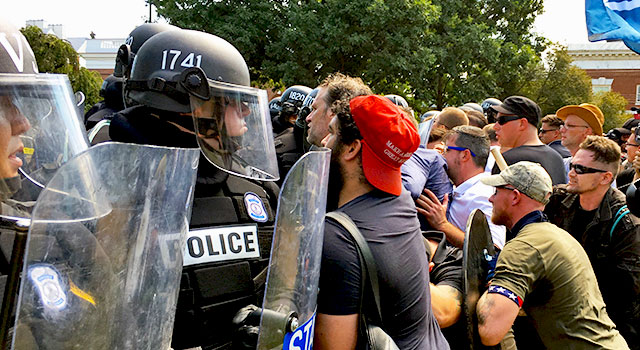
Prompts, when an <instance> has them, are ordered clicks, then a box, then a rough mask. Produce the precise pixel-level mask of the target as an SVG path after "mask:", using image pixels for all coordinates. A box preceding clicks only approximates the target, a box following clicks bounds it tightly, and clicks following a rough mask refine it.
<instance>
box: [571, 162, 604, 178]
mask: <svg viewBox="0 0 640 350" xmlns="http://www.w3.org/2000/svg"><path fill="white" fill-rule="evenodd" d="M569 169H573V170H574V171H575V172H576V174H578V175H581V174H593V173H606V172H607V171H608V170H602V169H596V168H590V167H588V166H584V165H580V164H574V163H570V164H569Z"/></svg>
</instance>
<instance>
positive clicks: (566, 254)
mask: <svg viewBox="0 0 640 350" xmlns="http://www.w3.org/2000/svg"><path fill="white" fill-rule="evenodd" d="M491 285H492V286H499V287H503V288H506V289H508V290H510V291H512V292H514V293H515V294H516V295H518V296H519V297H520V298H522V300H523V301H524V303H523V305H522V308H523V309H524V310H525V312H526V313H527V315H529V316H530V317H531V318H532V319H533V322H534V324H535V325H536V328H537V330H538V333H539V335H540V338H541V339H542V341H543V342H544V344H545V346H546V347H547V348H549V349H615V350H619V349H628V348H629V347H628V346H627V343H626V342H625V340H624V338H622V336H621V335H620V333H619V332H618V330H616V329H615V325H614V323H613V321H611V319H610V318H609V315H608V314H607V311H606V309H605V304H604V301H603V300H602V295H601V294H600V289H598V283H597V282H596V276H595V274H594V272H593V269H592V268H591V264H590V263H589V258H588V257H587V254H586V253H585V251H584V249H583V248H582V246H580V243H578V241H576V240H575V239H574V238H573V237H571V235H570V234H569V233H567V232H566V231H564V230H562V229H560V228H559V227H557V226H555V225H553V224H551V223H548V222H538V223H532V224H528V225H526V226H525V227H524V228H523V229H522V230H521V231H520V232H519V233H518V235H517V236H516V237H515V238H513V239H512V240H510V241H509V242H507V244H506V245H505V246H504V249H503V250H502V252H501V253H500V256H499V257H498V262H497V265H496V272H495V276H494V278H493V281H492V282H491Z"/></svg>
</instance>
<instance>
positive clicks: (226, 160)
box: [190, 80, 279, 181]
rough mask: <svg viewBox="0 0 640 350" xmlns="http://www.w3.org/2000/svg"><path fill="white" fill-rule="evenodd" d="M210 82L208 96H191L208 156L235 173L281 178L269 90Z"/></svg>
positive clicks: (200, 139)
mask: <svg viewBox="0 0 640 350" xmlns="http://www.w3.org/2000/svg"><path fill="white" fill-rule="evenodd" d="M208 84H209V91H208V94H207V95H208V96H207V95H205V96H200V97H198V96H194V94H191V95H190V99H191V111H192V113H193V121H194V125H195V133H196V138H197V139H198V145H199V146H200V149H201V150H202V153H203V154H204V156H205V157H206V158H207V159H208V160H209V161H210V162H211V163H212V164H213V165H215V166H216V167H218V168H219V169H221V170H223V171H225V172H228V173H230V174H232V175H236V176H240V177H245V178H249V179H255V180H262V181H275V180H278V179H279V174H278V163H277V159H276V151H275V146H274V143H273V135H272V126H271V118H269V103H268V98H267V92H266V91H265V90H260V89H255V88H251V87H246V86H239V85H234V84H228V83H223V82H218V81H211V80H208ZM207 97H208V98H207Z"/></svg>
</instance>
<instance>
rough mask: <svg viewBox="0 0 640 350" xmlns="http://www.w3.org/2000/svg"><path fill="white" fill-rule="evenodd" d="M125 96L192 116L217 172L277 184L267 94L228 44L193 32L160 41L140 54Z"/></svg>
mask: <svg viewBox="0 0 640 350" xmlns="http://www.w3.org/2000/svg"><path fill="white" fill-rule="evenodd" d="M124 90H125V91H124V94H125V96H126V97H127V98H130V99H131V100H133V101H135V102H136V103H139V104H142V105H145V106H147V107H151V108H154V109H158V110H162V111H167V112H175V113H176V114H182V113H184V114H191V115H192V117H193V123H192V124H191V125H192V128H193V132H194V134H195V137H196V139H197V141H198V145H199V146H200V149H201V151H202V153H203V155H204V156H205V157H206V158H207V160H209V161H210V162H211V163H212V164H213V165H215V166H216V167H218V168H219V169H221V170H223V171H226V172H228V173H230V174H233V175H236V176H241V177H246V178H251V179H260V180H277V179H278V178H279V175H278V165H277V159H276V154H275V147H274V142H273V136H272V127H271V119H270V118H269V106H268V98H267V92H266V91H265V90H262V89H256V88H252V87H250V79H249V68H248V67H247V64H246V63H245V61H244V58H243V57H242V55H241V54H240V52H238V50H237V49H236V48H235V47H234V46H233V45H231V44H230V43H229V42H227V41H226V40H224V39H222V38H220V37H217V36H215V35H212V34H208V33H204V32H199V31H193V30H173V31H166V32H162V33H159V34H156V35H154V36H153V37H151V38H150V39H149V40H147V42H145V43H144V44H143V45H142V47H140V50H139V51H138V53H137V55H136V57H135V60H134V63H133V68H132V70H131V77H130V78H129V79H128V80H127V81H126V82H125V87H124ZM182 117H184V116H178V118H182ZM180 124H181V125H182V126H185V125H186V124H185V123H184V120H182V121H181V123H180Z"/></svg>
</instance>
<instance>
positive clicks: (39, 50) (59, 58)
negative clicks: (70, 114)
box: [20, 26, 102, 111]
mask: <svg viewBox="0 0 640 350" xmlns="http://www.w3.org/2000/svg"><path fill="white" fill-rule="evenodd" d="M20 31H21V32H22V34H23V35H24V36H25V38H26V39H27V41H28V42H29V46H31V49H32V50H33V53H34V55H35V57H36V62H37V63H38V70H39V71H40V72H41V73H58V74H67V76H68V77H69V81H70V82H71V87H72V88H73V91H82V92H83V93H84V95H85V97H86V100H85V111H86V110H88V109H89V108H91V106H93V105H94V104H95V103H97V102H99V101H100V100H101V99H102V98H101V97H100V86H101V85H102V78H101V77H100V74H99V73H98V72H92V71H89V70H88V69H86V68H84V67H81V66H80V63H79V59H78V53H77V52H76V51H75V50H74V49H73V46H71V44H70V43H69V42H67V41H64V40H62V39H59V38H58V37H57V36H55V35H53V34H44V33H43V32H42V30H41V29H40V28H38V27H35V26H28V27H26V28H22V29H21V30H20Z"/></svg>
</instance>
